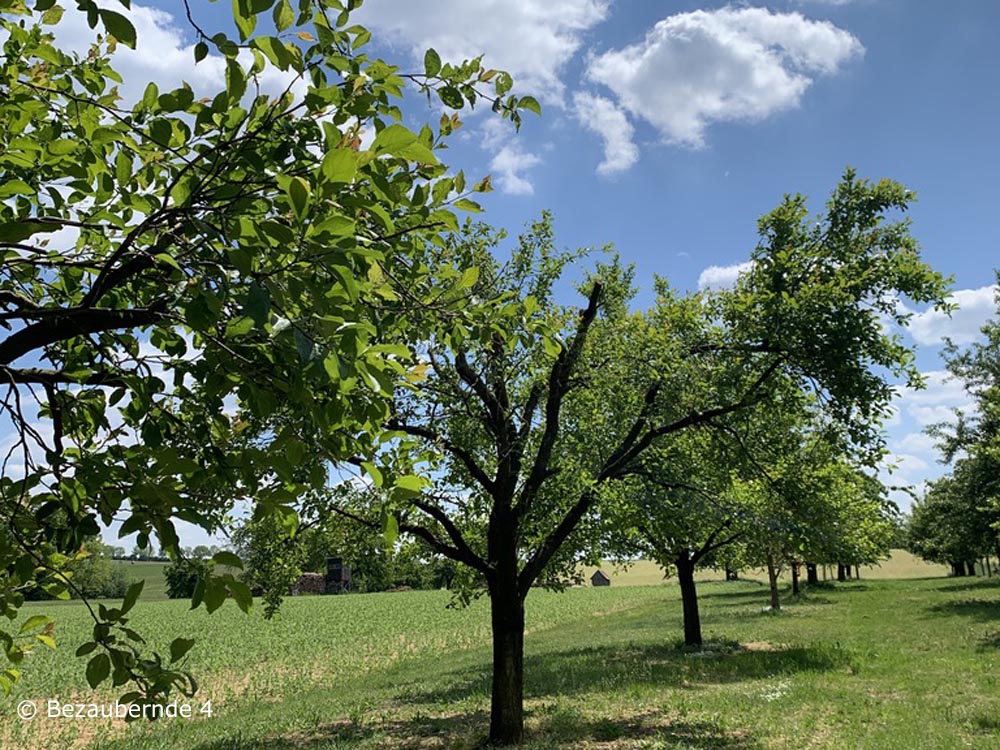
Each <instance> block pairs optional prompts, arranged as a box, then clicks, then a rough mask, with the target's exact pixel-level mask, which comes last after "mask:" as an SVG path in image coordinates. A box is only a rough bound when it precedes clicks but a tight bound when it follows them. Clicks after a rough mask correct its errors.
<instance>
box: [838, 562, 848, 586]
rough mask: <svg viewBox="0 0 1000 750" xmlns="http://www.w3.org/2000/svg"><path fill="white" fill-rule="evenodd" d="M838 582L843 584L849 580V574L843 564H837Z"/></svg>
mask: <svg viewBox="0 0 1000 750" xmlns="http://www.w3.org/2000/svg"><path fill="white" fill-rule="evenodd" d="M837 580H838V581H841V582H843V581H846V580H847V573H845V572H844V565H843V563H837Z"/></svg>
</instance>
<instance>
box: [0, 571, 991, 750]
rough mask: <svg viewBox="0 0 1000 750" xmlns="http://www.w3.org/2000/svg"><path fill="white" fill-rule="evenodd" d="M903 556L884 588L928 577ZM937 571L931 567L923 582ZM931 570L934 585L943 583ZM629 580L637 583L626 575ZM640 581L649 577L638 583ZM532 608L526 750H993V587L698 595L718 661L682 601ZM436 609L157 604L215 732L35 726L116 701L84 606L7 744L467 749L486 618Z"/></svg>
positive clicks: (605, 598) (531, 604) (478, 609)
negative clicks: (86, 655)
mask: <svg viewBox="0 0 1000 750" xmlns="http://www.w3.org/2000/svg"><path fill="white" fill-rule="evenodd" d="M920 565H921V564H920V563H919V562H918V561H917V562H915V561H912V560H910V559H906V558H902V557H900V556H898V555H897V556H896V557H895V558H894V560H893V561H891V562H890V563H887V564H886V566H883V569H882V572H883V573H886V574H887V573H891V572H893V567H892V566H896V568H898V571H897V572H901V573H902V572H909V573H910V574H913V573H915V572H920V570H921V568H920ZM923 570H924V572H928V571H927V569H923ZM930 570H931V571H933V569H930ZM632 571H633V574H637V573H638V572H642V569H641V568H637V567H633V569H632ZM645 572H646V573H647V574H648V573H649V571H645ZM621 583H622V582H621V580H619V581H617V582H616V583H615V584H613V585H612V586H611V587H610V588H602V589H594V588H589V587H588V588H574V589H570V590H568V591H566V592H564V593H549V592H544V591H536V592H532V594H531V595H530V596H529V598H528V637H527V640H526V644H527V646H526V648H527V660H526V706H527V710H528V719H527V731H528V747H533V748H608V749H611V748H649V749H658V748H677V749H680V748H699V749H700V748H715V749H723V750H757V749H764V748H829V749H830V750H833V749H834V748H837V749H838V750H839V749H841V748H858V749H863V750H890V749H891V750H896V749H897V748H908V749H914V750H931V749H932V748H933V749H941V750H944V749H945V748H983V749H984V750H985V748H995V747H997V746H998V744H1000V718H998V717H1000V690H998V688H1000V685H998V679H1000V672H998V668H1000V580H998V579H949V578H943V577H923V578H894V579H886V578H881V579H880V578H876V577H874V575H871V576H868V577H866V573H865V571H864V570H863V571H862V579H861V580H860V581H852V582H849V583H843V584H833V583H829V584H821V585H820V586H816V587H812V588H811V589H809V590H808V591H807V592H806V593H805V594H804V595H803V596H801V597H800V598H798V599H797V600H793V599H792V597H790V596H788V595H787V592H786V597H785V598H786V601H787V604H786V607H785V609H784V610H783V611H782V612H781V613H780V614H771V613H768V612H766V610H765V609H764V608H765V606H766V604H767V592H766V586H764V585H762V584H761V583H760V582H758V581H755V580H743V581H739V582H735V583H724V582H721V581H704V582H703V583H702V584H701V586H700V589H701V594H702V611H703V623H704V628H705V636H706V640H707V643H706V648H705V649H704V650H703V651H701V652H692V651H690V650H687V649H684V648H683V647H682V646H681V645H680V643H679V639H680V634H681V613H680V602H679V597H678V590H677V588H676V586H675V585H674V584H672V583H667V584H661V585H645V586H643V585H638V586H625V585H621ZM447 603H448V594H447V593H446V592H436V591H427V592H423V591H413V592H405V593H386V594H366V595H357V596H343V597H302V598H296V599H290V600H287V601H286V603H285V605H284V607H283V608H282V611H281V614H280V616H279V618H277V619H275V620H272V621H265V620H263V619H262V618H261V617H260V616H259V614H257V613H255V614H254V615H253V616H251V617H247V616H245V615H243V614H242V613H241V612H239V611H238V610H237V609H236V608H235V607H233V606H230V605H227V606H225V607H223V608H222V609H221V610H220V611H219V612H216V613H215V614H213V615H211V616H208V615H205V614H204V612H202V611H195V612H189V611H188V605H187V604H186V603H185V602H180V601H144V602H141V603H140V604H139V606H138V607H137V609H136V616H135V624H136V626H137V628H138V629H140V630H141V631H142V632H144V633H146V634H148V635H150V636H151V637H152V640H153V641H154V642H156V643H157V644H159V645H161V646H162V645H164V644H165V643H166V642H168V641H169V640H170V639H171V638H172V637H174V636H176V635H181V634H184V635H191V636H194V637H196V638H197V639H198V644H197V646H196V647H195V649H194V650H193V651H192V652H191V653H190V655H189V657H188V664H187V666H188V667H189V668H190V669H191V670H192V671H194V672H195V673H196V674H197V675H198V677H199V678H200V680H201V682H202V688H201V690H200V691H199V695H198V697H197V698H196V700H195V701H194V703H195V705H196V706H197V705H200V703H201V702H202V701H204V700H207V699H211V700H212V707H213V715H212V717H211V718H207V717H201V718H196V719H192V720H183V719H167V720H161V721H159V722H156V723H155V724H154V725H152V726H149V725H146V724H142V723H140V724H134V725H129V726H127V727H126V726H125V725H123V724H121V723H109V722H104V723H101V722H97V721H77V722H69V721H60V720H56V719H47V718H44V717H39V718H37V719H35V721H34V722H31V723H28V724H25V723H23V722H20V721H19V720H18V719H17V718H16V717H15V716H14V715H13V713H12V709H13V705H14V703H16V701H18V700H22V699H24V698H48V697H57V696H58V697H62V698H65V699H75V700H78V701H83V700H88V701H90V700H98V699H101V700H106V699H107V698H108V697H110V696H112V695H113V693H111V692H107V691H105V692H103V693H100V694H95V693H93V692H92V691H90V690H89V688H87V687H86V684H85V681H84V679H83V664H82V661H81V660H79V659H74V658H73V657H72V655H71V651H72V649H73V648H75V646H74V642H79V641H80V640H82V639H83V638H84V637H85V633H86V630H87V628H88V625H87V622H86V619H85V617H84V613H83V611H82V610H81V609H80V608H79V607H73V606H64V607H61V608H60V611H59V619H60V622H59V625H58V627H57V631H56V632H57V636H58V638H59V640H60V641H61V643H62V648H61V650H60V652H59V653H51V652H46V651H39V652H38V653H37V654H36V655H35V656H34V657H33V658H32V659H31V662H30V663H28V664H26V665H25V666H26V668H25V670H24V671H25V676H24V678H23V680H22V682H21V684H20V685H19V686H18V689H17V694H16V696H15V700H14V701H13V702H12V701H7V702H5V703H3V704H2V709H0V710H2V712H3V713H2V715H0V721H2V727H3V729H2V734H0V744H2V746H3V747H4V748H25V750H32V749H33V748H46V749H47V748H51V747H67V748H68V747H79V748H100V749H101V750H105V749H109V750H161V749H162V750H167V749H168V748H170V749H174V748H177V749H181V748H183V749H184V750H209V749H212V750H250V749H251V748H255V749H260V750H265V749H266V750H279V749H282V750H283V749H285V748H288V749H291V748H305V749H306V750H328V749H333V748H336V749H337V750H340V749H345V750H346V749H350V750H368V749H369V748H371V749H374V748H428V749H429V748H471V747H474V746H476V744H477V743H478V742H479V741H481V739H482V738H483V733H484V731H485V725H486V716H487V712H488V708H489V701H488V690H489V663H490V648H489V616H488V608H487V605H486V602H485V601H482V600H480V601H477V602H474V603H473V604H472V605H471V606H470V607H468V608H466V609H448V608H446V604H447Z"/></svg>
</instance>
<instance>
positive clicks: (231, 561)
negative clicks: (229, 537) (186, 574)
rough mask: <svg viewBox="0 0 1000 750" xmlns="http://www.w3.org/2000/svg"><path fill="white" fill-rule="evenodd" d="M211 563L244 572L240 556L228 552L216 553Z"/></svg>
mask: <svg viewBox="0 0 1000 750" xmlns="http://www.w3.org/2000/svg"><path fill="white" fill-rule="evenodd" d="M211 562H212V563H213V564H214V565H225V566H226V567H229V568H238V569H239V570H243V561H242V560H241V559H240V557H239V555H237V554H235V553H233V552H227V551H226V550H222V551H220V552H216V553H215V554H214V555H212V560H211Z"/></svg>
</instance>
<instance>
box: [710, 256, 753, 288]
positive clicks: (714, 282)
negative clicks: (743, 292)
mask: <svg viewBox="0 0 1000 750" xmlns="http://www.w3.org/2000/svg"><path fill="white" fill-rule="evenodd" d="M751 265H752V264H751V263H750V262H749V261H748V262H746V263H735V264H733V265H731V266H709V267H708V268H706V269H705V270H704V271H702V272H701V274H700V275H699V276H698V288H699V289H725V288H726V287H731V286H733V285H734V284H735V283H736V280H737V279H738V278H739V277H740V274H742V273H746V272H747V271H749V270H750V266H751Z"/></svg>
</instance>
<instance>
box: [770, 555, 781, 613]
mask: <svg viewBox="0 0 1000 750" xmlns="http://www.w3.org/2000/svg"><path fill="white" fill-rule="evenodd" d="M767 581H768V583H769V584H770V586H771V609H772V610H775V611H777V610H779V609H781V597H779V596H778V571H777V569H776V568H775V567H774V556H773V555H768V556H767Z"/></svg>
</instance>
